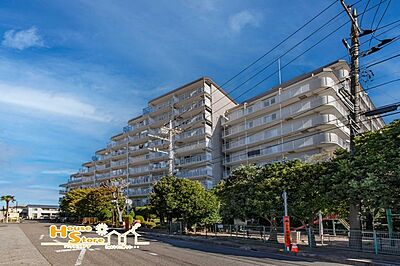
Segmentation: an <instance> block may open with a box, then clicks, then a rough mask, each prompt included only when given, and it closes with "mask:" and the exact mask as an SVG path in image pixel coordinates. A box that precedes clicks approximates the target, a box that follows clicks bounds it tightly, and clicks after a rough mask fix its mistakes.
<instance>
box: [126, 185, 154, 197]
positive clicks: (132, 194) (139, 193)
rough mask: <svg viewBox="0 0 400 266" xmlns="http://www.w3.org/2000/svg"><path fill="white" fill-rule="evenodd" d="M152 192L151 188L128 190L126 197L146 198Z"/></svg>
mask: <svg viewBox="0 0 400 266" xmlns="http://www.w3.org/2000/svg"><path fill="white" fill-rule="evenodd" d="M152 191H153V188H152V187H148V188H136V189H129V192H128V196H129V197H137V196H147V195H149V194H150V193H151V192H152Z"/></svg>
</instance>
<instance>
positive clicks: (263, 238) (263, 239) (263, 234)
mask: <svg viewBox="0 0 400 266" xmlns="http://www.w3.org/2000/svg"><path fill="white" fill-rule="evenodd" d="M261 240H262V241H265V226H264V225H263V232H262V239H261Z"/></svg>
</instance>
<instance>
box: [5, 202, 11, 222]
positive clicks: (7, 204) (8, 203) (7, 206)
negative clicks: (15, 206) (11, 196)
mask: <svg viewBox="0 0 400 266" xmlns="http://www.w3.org/2000/svg"><path fill="white" fill-rule="evenodd" d="M9 205H10V202H9V201H6V223H8V208H9V207H10V206H9Z"/></svg>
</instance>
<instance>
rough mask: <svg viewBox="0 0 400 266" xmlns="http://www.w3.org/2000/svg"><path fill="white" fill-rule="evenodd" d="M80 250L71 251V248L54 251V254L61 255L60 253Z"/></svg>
mask: <svg viewBox="0 0 400 266" xmlns="http://www.w3.org/2000/svg"><path fill="white" fill-rule="evenodd" d="M77 250H79V249H71V248H67V249H58V250H54V252H57V253H60V252H69V251H77Z"/></svg>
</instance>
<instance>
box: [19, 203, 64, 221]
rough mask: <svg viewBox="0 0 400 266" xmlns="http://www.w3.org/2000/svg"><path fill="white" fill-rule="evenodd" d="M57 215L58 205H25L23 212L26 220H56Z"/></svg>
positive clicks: (58, 211)
mask: <svg viewBox="0 0 400 266" xmlns="http://www.w3.org/2000/svg"><path fill="white" fill-rule="evenodd" d="M59 213H60V209H59V207H58V205H27V206H26V209H25V210H24V214H25V216H26V218H27V219H56V218H58V216H59Z"/></svg>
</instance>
